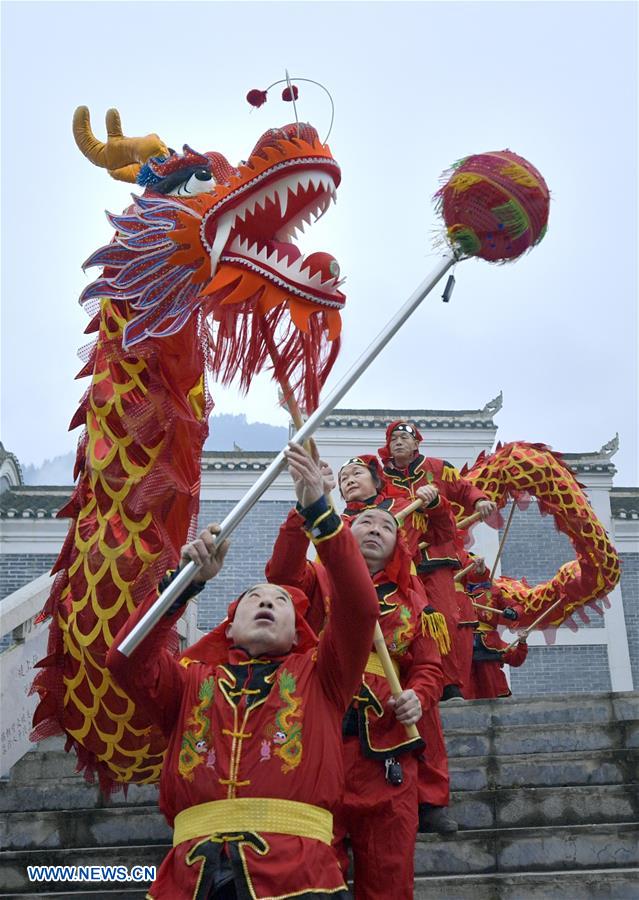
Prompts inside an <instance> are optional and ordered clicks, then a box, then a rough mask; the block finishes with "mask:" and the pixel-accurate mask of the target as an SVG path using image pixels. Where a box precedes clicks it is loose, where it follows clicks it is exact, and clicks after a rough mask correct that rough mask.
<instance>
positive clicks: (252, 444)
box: [204, 414, 288, 450]
mask: <svg viewBox="0 0 639 900" xmlns="http://www.w3.org/2000/svg"><path fill="white" fill-rule="evenodd" d="M209 432H210V433H209V436H208V438H207V440H206V443H205V444H204V449H205V450H281V449H282V447H283V446H284V444H285V443H286V441H287V440H288V429H287V428H285V427H284V426H278V425H267V424H266V423H265V422H247V421H246V416H245V415H240V416H232V415H229V414H222V415H219V416H216V415H213V416H211V418H210V419H209Z"/></svg>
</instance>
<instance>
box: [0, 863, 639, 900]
mask: <svg viewBox="0 0 639 900" xmlns="http://www.w3.org/2000/svg"><path fill="white" fill-rule="evenodd" d="M638 883H639V869H586V870H572V871H566V870H563V871H560V872H543V873H542V872H518V873H516V874H508V875H504V874H491V875H451V876H439V877H430V878H428V877H421V878H416V879H415V900H434V898H437V900H557V897H564V898H565V900H636V898H637V884H638ZM145 895H146V891H145V890H140V889H138V888H128V887H124V885H123V886H122V887H120V888H117V889H115V890H108V889H106V888H104V889H102V890H98V891H90V890H84V889H83V888H81V887H80V886H78V890H77V891H60V892H56V893H49V892H46V893H42V892H38V893H32V892H28V893H20V894H18V895H16V894H15V893H13V894H2V893H0V898H1V900H5V898H6V900H8V898H10V897H12V898H15V897H16V896H19V897H20V900H46V898H55V900H101V898H103V897H104V898H105V900H118V898H120V897H123V898H125V900H143V898H144V897H145ZM389 900H390V898H389Z"/></svg>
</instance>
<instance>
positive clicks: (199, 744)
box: [178, 675, 215, 781]
mask: <svg viewBox="0 0 639 900" xmlns="http://www.w3.org/2000/svg"><path fill="white" fill-rule="evenodd" d="M214 696H215V678H214V676H213V675H211V676H209V678H207V679H206V680H205V681H203V682H202V684H201V685H200V690H199V693H198V697H199V700H200V702H199V703H198V704H196V705H195V706H194V707H193V709H192V710H191V718H190V719H189V721H188V724H189V725H192V726H193V728H192V729H188V730H187V731H185V732H184V734H183V735H182V747H181V749H180V754H179V758H178V771H179V773H180V775H181V776H182V778H186V780H187V781H193V769H195V768H196V766H199V765H200V763H202V762H204V758H205V756H206V754H208V752H209V744H210V740H209V737H210V735H209V732H210V730H211V719H210V717H209V716H208V715H207V713H208V711H209V709H210V708H211V706H212V704H213V699H214Z"/></svg>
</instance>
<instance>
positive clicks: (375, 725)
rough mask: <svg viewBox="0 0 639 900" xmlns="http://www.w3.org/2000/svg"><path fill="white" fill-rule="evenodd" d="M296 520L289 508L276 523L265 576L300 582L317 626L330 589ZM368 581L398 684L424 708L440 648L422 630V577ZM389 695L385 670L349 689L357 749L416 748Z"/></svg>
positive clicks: (438, 682)
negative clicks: (401, 583)
mask: <svg viewBox="0 0 639 900" xmlns="http://www.w3.org/2000/svg"><path fill="white" fill-rule="evenodd" d="M301 524H302V518H301V516H300V515H299V514H298V513H297V512H296V511H295V510H292V511H291V512H290V513H289V515H288V517H287V519H286V521H285V522H284V524H283V525H282V526H281V528H280V532H279V535H278V537H277V540H276V542H275V546H274V548H273V555H272V557H271V559H270V561H269V562H268V564H267V566H266V577H267V579H268V580H269V581H271V582H274V583H276V584H277V582H278V580H285V581H286V583H287V584H292V585H296V586H298V587H300V588H302V590H303V591H304V592H305V593H306V595H307V596H308V597H309V598H310V599H311V608H310V611H309V614H308V615H307V618H308V619H309V621H310V622H311V624H312V625H313V627H314V628H316V629H318V628H321V626H322V622H323V620H324V618H325V616H326V614H327V612H328V611H329V610H331V609H332V594H331V589H330V584H329V583H328V582H327V577H326V576H327V573H326V569H325V566H324V565H323V564H322V561H320V562H317V561H316V562H313V563H311V562H309V561H308V560H307V558H306V551H307V549H308V538H307V537H306V535H305V533H304V532H303V530H302V528H301ZM369 581H370V575H369ZM373 584H374V585H375V589H376V592H377V597H378V603H379V615H380V620H379V621H380V626H381V629H382V633H383V634H384V638H385V640H386V644H387V646H388V649H389V651H390V655H391V658H392V659H393V660H394V661H395V663H396V664H397V666H398V669H399V679H400V682H401V684H402V687H403V688H404V689H412V690H414V691H415V693H416V694H417V696H418V697H419V700H420V702H421V704H422V707H423V708H427V707H430V706H432V705H434V704H436V703H437V702H438V701H439V699H440V697H441V691H442V683H443V682H442V672H441V658H440V655H439V650H438V649H437V645H436V643H435V641H434V640H433V639H432V638H431V637H430V635H429V634H428V633H425V632H424V627H423V624H422V612H423V610H424V609H425V608H426V607H427V605H428V601H427V599H426V595H425V592H424V589H423V587H422V585H421V582H420V581H419V579H418V578H417V577H416V576H410V579H409V587H408V589H407V590H404V591H402V590H401V589H400V588H399V587H398V585H397V584H395V583H393V582H391V581H389V579H388V576H387V575H386V573H385V572H384V571H382V572H378V573H377V574H376V575H375V577H374V579H373ZM369 669H370V666H369ZM362 671H363V672H364V668H362ZM389 699H390V690H389V686H388V682H387V680H386V678H385V677H384V675H383V674H376V673H374V672H372V671H366V672H364V676H363V681H362V684H361V686H360V688H359V690H358V691H357V692H354V700H353V708H354V709H355V710H356V715H357V719H358V731H359V737H360V742H361V747H362V752H363V753H364V754H365V755H367V756H370V757H376V758H386V757H388V756H392V755H398V754H400V753H404V752H407V751H410V750H416V749H421V742H419V743H417V742H415V741H410V740H409V739H408V737H407V734H406V730H405V728H404V726H403V725H402V724H401V723H400V722H398V721H397V719H396V718H395V716H394V715H393V714H392V712H390V711H386V709H385V708H386V704H387V703H388V701H389Z"/></svg>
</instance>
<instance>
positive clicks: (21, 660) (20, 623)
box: [0, 575, 203, 776]
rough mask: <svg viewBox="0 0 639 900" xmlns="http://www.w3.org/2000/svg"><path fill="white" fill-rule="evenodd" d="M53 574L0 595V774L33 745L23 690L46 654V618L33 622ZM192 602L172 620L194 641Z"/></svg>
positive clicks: (30, 700)
mask: <svg viewBox="0 0 639 900" xmlns="http://www.w3.org/2000/svg"><path fill="white" fill-rule="evenodd" d="M52 584H53V576H51V575H41V576H40V577H39V578H36V579H35V580H34V581H31V582H30V583H29V584H26V585H25V586H24V587H21V588H20V589H19V590H17V591H15V592H14V593H13V594H9V595H8V596H7V597H5V598H4V599H3V600H1V601H0V638H5V639H6V638H9V645H8V646H7V647H5V648H4V649H3V650H2V651H1V652H0V718H1V728H0V776H5V775H7V774H8V773H9V770H10V769H11V767H12V766H13V765H15V763H16V762H17V761H18V760H19V759H21V758H22V757H23V756H24V754H25V753H28V752H29V751H30V750H34V749H36V745H34V744H33V743H31V741H30V740H29V734H30V733H31V727H32V726H31V720H32V718H33V713H34V711H35V708H36V705H37V702H38V698H37V696H33V695H32V696H29V691H30V689H31V684H32V682H33V679H34V677H35V675H36V669H35V666H36V664H37V663H38V661H39V660H41V659H43V658H44V657H45V656H46V655H47V638H48V633H49V620H47V621H46V622H40V623H39V624H37V625H36V624H35V619H36V617H37V616H38V614H39V613H40V611H41V610H42V608H43V606H44V604H45V603H46V601H47V597H48V596H49V591H50V590H51V585H52ZM202 633H203V632H201V631H200V630H199V629H198V627H197V605H196V604H194V603H190V604H188V606H187V609H186V612H185V614H184V615H183V616H182V618H181V619H180V621H179V622H178V634H179V636H180V645H181V646H182V647H183V648H184V647H188V646H190V645H191V644H194V643H195V642H196V641H197V640H199V638H200V637H202Z"/></svg>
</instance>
